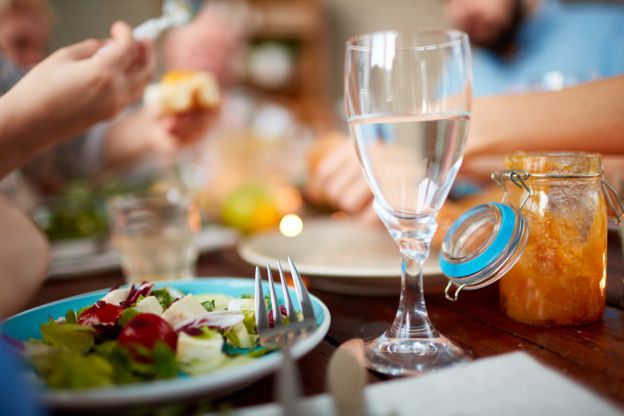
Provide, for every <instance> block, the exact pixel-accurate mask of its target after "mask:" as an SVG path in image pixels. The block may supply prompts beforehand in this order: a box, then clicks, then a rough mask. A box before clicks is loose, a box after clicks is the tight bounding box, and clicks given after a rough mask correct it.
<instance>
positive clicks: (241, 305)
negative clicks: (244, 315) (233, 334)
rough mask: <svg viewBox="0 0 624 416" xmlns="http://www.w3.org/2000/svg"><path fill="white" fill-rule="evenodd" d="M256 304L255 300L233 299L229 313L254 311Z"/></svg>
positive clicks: (229, 306)
mask: <svg viewBox="0 0 624 416" xmlns="http://www.w3.org/2000/svg"><path fill="white" fill-rule="evenodd" d="M254 303H255V302H254V299H253V298H251V299H250V298H245V299H232V300H230V301H229V302H228V311H236V312H240V311H253V310H254V306H255V304H254Z"/></svg>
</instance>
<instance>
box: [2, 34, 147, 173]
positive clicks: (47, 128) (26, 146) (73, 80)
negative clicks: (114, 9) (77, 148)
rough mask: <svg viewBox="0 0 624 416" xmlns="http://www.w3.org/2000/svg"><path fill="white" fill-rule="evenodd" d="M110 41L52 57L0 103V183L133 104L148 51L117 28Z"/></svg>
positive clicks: (141, 83)
mask: <svg viewBox="0 0 624 416" xmlns="http://www.w3.org/2000/svg"><path fill="white" fill-rule="evenodd" d="M111 35H112V39H111V41H110V43H109V46H108V47H107V48H106V49H105V50H104V51H102V52H99V53H98V50H100V48H101V47H102V45H103V42H101V41H97V40H87V41H84V42H81V43H79V44H76V45H72V46H69V47H66V48H63V49H60V50H59V51H57V52H55V53H54V54H52V55H51V56H50V57H49V58H47V59H46V60H44V61H43V62H42V63H41V64H39V65H37V66H36V67H35V68H33V69H32V70H31V71H30V72H29V73H28V74H27V75H26V76H25V77H24V78H23V79H22V80H21V81H20V82H19V83H18V84H17V85H16V86H15V87H14V88H12V89H11V90H10V91H9V92H8V93H7V94H5V95H4V96H2V97H0V178H1V177H3V176H4V175H6V174H7V173H8V172H10V171H11V170H13V169H15V168H16V167H18V166H20V165H22V164H23V163H24V162H26V161H27V160H29V159H31V158H32V157H34V156H35V155H37V154H39V153H41V152H42V151H44V150H46V149H48V148H50V147H52V146H55V145H58V144H59V143H61V142H63V141H65V140H67V139H70V138H71V137H75V136H77V135H78V134H80V133H81V132H83V131H85V130H87V129H88V128H89V127H90V126H91V125H93V124H94V123H96V122H98V121H100V120H103V119H107V118H110V117H112V116H113V115H114V114H116V113H117V112H118V111H120V110H121V109H123V108H124V107H125V106H126V105H128V104H129V103H130V102H132V101H135V100H136V99H137V98H138V97H139V96H140V95H141V94H142V92H143V88H144V87H145V85H146V83H147V82H148V81H149V79H150V78H151V76H152V72H153V66H154V62H153V54H152V52H151V47H150V46H149V45H148V44H146V43H143V42H136V41H134V40H133V39H132V33H131V29H130V27H129V26H128V25H126V24H122V23H116V24H115V25H113V28H112V30H111Z"/></svg>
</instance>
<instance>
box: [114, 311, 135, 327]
mask: <svg viewBox="0 0 624 416" xmlns="http://www.w3.org/2000/svg"><path fill="white" fill-rule="evenodd" d="M138 314H139V311H137V310H136V309H135V308H126V309H124V310H123V311H122V312H121V315H120V316H119V321H117V324H118V325H119V326H122V327H124V326H126V324H128V322H130V321H131V320H132V318H134V317H135V316H137V315H138Z"/></svg>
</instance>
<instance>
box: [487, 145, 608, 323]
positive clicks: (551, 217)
mask: <svg viewBox="0 0 624 416" xmlns="http://www.w3.org/2000/svg"><path fill="white" fill-rule="evenodd" d="M505 167H506V169H507V170H508V171H523V172H526V174H527V175H526V177H525V179H524V183H525V184H526V185H527V187H528V189H529V190H530V192H529V193H528V194H527V193H526V192H523V191H522V190H521V189H520V188H516V189H517V190H516V191H513V192H511V193H510V195H509V198H510V199H509V201H508V202H509V204H510V205H511V206H512V207H518V208H520V207H521V213H522V215H523V216H524V218H525V221H526V222H527V224H528V242H527V244H526V247H525V248H524V252H523V253H522V256H521V258H520V260H519V261H518V262H517V263H516V264H515V266H514V267H513V268H511V270H510V271H509V272H507V273H506V274H505V276H504V277H503V278H502V279H501V280H500V286H499V294H500V303H501V306H502V308H503V310H504V311H505V312H506V313H507V315H508V316H509V317H511V318H513V319H515V320H517V321H521V322H525V323H529V324H537V325H578V324H585V323H589V322H593V321H596V320H598V319H600V317H601V316H602V314H603V311H604V308H605V284H606V252H607V208H606V204H605V199H604V197H603V192H602V183H603V180H602V157H601V155H599V154H591V153H515V154H511V155H508V156H506V158H505Z"/></svg>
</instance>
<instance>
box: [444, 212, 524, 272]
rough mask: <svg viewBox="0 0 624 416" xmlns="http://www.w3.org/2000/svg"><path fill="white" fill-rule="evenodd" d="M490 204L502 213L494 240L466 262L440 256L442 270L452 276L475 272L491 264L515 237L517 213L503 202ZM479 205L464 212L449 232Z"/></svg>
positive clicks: (454, 229) (452, 231)
mask: <svg viewBox="0 0 624 416" xmlns="http://www.w3.org/2000/svg"><path fill="white" fill-rule="evenodd" d="M488 205H492V206H494V207H495V208H496V209H498V211H499V212H500V214H501V222H500V228H499V231H498V234H497V235H496V237H495V238H494V241H492V243H491V244H490V246H489V247H488V248H486V249H485V251H484V252H483V253H481V254H480V255H479V256H477V257H475V258H474V259H472V260H469V261H467V262H465V263H451V262H449V261H447V260H446V259H445V258H444V256H440V260H439V263H440V268H441V269H442V272H443V273H444V274H445V275H447V276H448V277H451V278H460V277H466V276H470V275H472V274H475V273H477V272H479V271H481V270H483V269H484V268H486V267H487V266H489V265H490V264H491V263H492V262H493V261H494V260H496V259H497V257H498V256H499V255H500V253H501V252H502V251H503V250H505V248H506V247H507V245H508V244H509V241H510V240H511V238H512V237H513V233H514V229H515V228H516V221H517V217H516V213H515V211H514V210H513V209H512V208H511V207H509V206H508V205H504V204H501V203H499V202H491V203H490V204H488ZM476 208H478V207H475V208H472V209H471V210H470V211H468V212H466V213H465V214H463V215H462V216H461V217H459V219H458V220H457V221H455V222H454V223H453V225H452V226H451V228H450V229H449V231H448V232H449V233H454V232H455V231H456V230H457V228H458V227H459V225H461V224H462V223H463V222H464V221H466V220H467V219H468V218H469V217H470V216H471V215H472V211H473V210H475V209H476Z"/></svg>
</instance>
